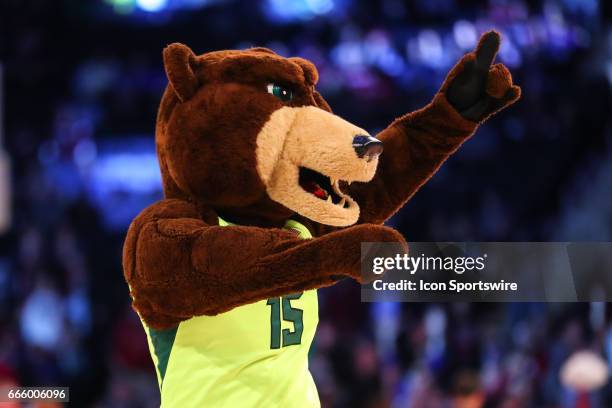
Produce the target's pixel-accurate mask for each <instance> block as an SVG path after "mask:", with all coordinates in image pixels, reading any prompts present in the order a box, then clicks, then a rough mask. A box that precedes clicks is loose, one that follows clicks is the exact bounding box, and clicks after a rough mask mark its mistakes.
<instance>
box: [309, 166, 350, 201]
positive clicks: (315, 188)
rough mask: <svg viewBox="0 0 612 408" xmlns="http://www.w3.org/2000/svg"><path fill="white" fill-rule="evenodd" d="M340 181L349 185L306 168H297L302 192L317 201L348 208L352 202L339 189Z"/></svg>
mask: <svg viewBox="0 0 612 408" xmlns="http://www.w3.org/2000/svg"><path fill="white" fill-rule="evenodd" d="M341 181H342V182H344V183H346V184H347V185H348V184H350V182H346V181H344V180H340V179H335V178H332V177H329V176H326V175H324V174H321V173H319V172H317V171H315V170H312V169H309V168H306V167H300V168H299V184H300V187H301V188H302V189H303V190H304V191H306V192H307V193H309V194H312V195H313V196H315V197H316V198H318V199H319V200H322V201H325V202H327V203H330V204H333V205H337V206H339V207H341V208H349V207H350V206H351V203H352V202H353V200H352V199H351V197H350V196H349V195H348V194H346V193H344V192H343V191H342V190H341V189H340V182H341Z"/></svg>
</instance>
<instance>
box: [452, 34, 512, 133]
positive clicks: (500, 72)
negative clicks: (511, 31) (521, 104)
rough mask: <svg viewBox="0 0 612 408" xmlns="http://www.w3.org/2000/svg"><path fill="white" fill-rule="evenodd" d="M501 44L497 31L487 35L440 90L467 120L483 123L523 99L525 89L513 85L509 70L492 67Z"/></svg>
mask: <svg viewBox="0 0 612 408" xmlns="http://www.w3.org/2000/svg"><path fill="white" fill-rule="evenodd" d="M500 41H501V40H500V36H499V34H498V33H497V32H495V31H489V32H487V33H485V34H483V35H482V37H481V38H480V41H479V42H478V46H477V47H476V50H475V51H473V52H470V53H469V54H466V55H465V56H464V57H463V58H462V59H461V60H460V61H459V62H458V63H457V65H455V67H454V68H453V69H452V70H451V72H450V74H449V75H448V78H447V79H446V81H445V83H444V85H443V86H442V89H441V90H440V91H441V92H443V93H445V94H446V98H447V100H448V102H449V103H450V104H451V106H453V108H455V110H457V112H459V113H460V114H461V116H463V117H464V118H465V119H468V120H471V121H473V122H482V121H483V120H485V119H487V118H488V117H489V116H491V115H492V114H494V113H496V112H498V111H500V110H502V109H504V108H505V107H507V106H509V105H511V104H512V103H514V102H516V100H517V99H518V98H519V97H520V95H521V88H519V87H518V86H516V85H513V84H512V75H511V74H510V71H509V70H508V68H506V67H505V66H504V65H503V64H494V65H491V64H492V63H493V60H494V59H495V56H496V55H497V51H498V50H499V44H500Z"/></svg>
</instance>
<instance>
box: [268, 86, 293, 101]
mask: <svg viewBox="0 0 612 408" xmlns="http://www.w3.org/2000/svg"><path fill="white" fill-rule="evenodd" d="M268 93H269V94H272V95H274V96H276V97H277V98H278V99H280V100H281V101H283V102H289V101H290V100H291V99H293V92H291V90H290V89H287V88H285V87H283V86H280V85H276V84H268Z"/></svg>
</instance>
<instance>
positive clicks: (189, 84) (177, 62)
mask: <svg viewBox="0 0 612 408" xmlns="http://www.w3.org/2000/svg"><path fill="white" fill-rule="evenodd" d="M196 66H197V59H196V56H195V54H194V53H193V51H191V49H190V48H189V47H187V46H186V45H184V44H180V43H173V44H170V45H169V46H167V47H166V48H164V69H165V70H166V76H167V77H168V80H169V81H170V85H172V88H174V92H175V93H176V96H177V97H178V98H179V100H180V101H181V102H185V101H186V100H189V98H191V97H192V96H193V95H194V94H195V92H196V90H197V89H198V79H197V77H196V75H195V72H194V69H195V68H196Z"/></svg>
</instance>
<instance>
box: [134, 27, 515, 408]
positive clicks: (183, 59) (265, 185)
mask: <svg viewBox="0 0 612 408" xmlns="http://www.w3.org/2000/svg"><path fill="white" fill-rule="evenodd" d="M499 44H500V37H499V34H498V33H496V32H494V31H491V32H488V33H486V34H484V35H483V36H482V37H481V39H480V42H479V44H478V46H477V48H476V50H475V51H473V52H471V53H468V54H466V55H465V56H464V57H463V58H462V59H461V60H460V61H459V62H458V63H457V65H455V67H454V68H453V69H452V71H451V72H450V73H449V74H448V77H447V78H446V80H445V81H444V83H443V85H442V87H441V88H440V90H439V92H438V93H437V94H436V95H435V97H434V98H433V101H432V102H431V103H430V104H429V105H427V106H425V107H424V108H422V109H420V110H418V111H415V112H412V113H408V114H406V115H404V116H401V117H400V118H398V119H396V120H395V121H393V122H392V123H391V124H390V125H389V126H388V127H387V128H386V129H384V130H383V131H381V132H380V133H379V134H378V135H376V136H375V137H374V136H371V135H370V134H368V132H367V131H365V130H364V129H361V128H359V127H358V126H356V125H354V124H352V123H349V122H347V121H346V120H344V119H342V118H340V117H338V116H336V115H334V114H333V113H332V110H331V108H330V106H329V105H328V104H327V102H326V101H325V99H324V98H323V97H322V96H321V94H319V93H318V92H317V90H316V88H315V85H316V83H317V79H318V73H317V70H316V68H315V66H314V65H313V64H312V63H311V62H309V61H307V60H305V59H302V58H284V57H281V56H279V55H277V54H276V53H274V52H273V51H271V50H269V49H266V48H252V49H247V50H242V51H218V52H209V53H206V54H202V55H199V56H198V55H195V54H194V53H193V52H192V51H191V50H190V49H189V48H188V47H187V46H185V45H182V44H176V43H175V44H171V45H169V46H168V47H166V48H165V49H164V52H163V60H164V67H165V71H166V75H167V77H168V81H169V84H168V86H167V88H166V90H165V92H164V95H163V97H162V101H161V104H160V108H159V112H158V117H157V125H156V146H157V154H158V158H159V165H160V168H161V174H162V181H163V190H164V197H165V198H164V199H163V200H161V201H159V202H156V203H154V204H152V205H151V206H149V207H148V208H146V209H145V210H144V211H142V213H141V214H140V215H138V217H137V218H136V219H135V220H134V221H133V222H132V224H131V226H130V228H129V231H128V233H127V238H126V241H125V245H124V253H123V268H124V274H125V279H126V280H127V283H128V285H129V289H130V294H131V297H132V300H133V307H134V309H135V310H136V311H137V313H138V315H139V316H140V318H141V320H142V322H143V326H144V328H145V331H146V333H147V338H148V342H149V348H150V350H151V356H152V358H153V361H154V363H155V367H156V372H157V377H158V382H159V386H160V390H161V405H162V406H163V407H215V408H216V407H232V408H234V407H317V406H319V405H320V403H319V398H318V394H317V390H316V387H315V385H314V382H313V379H312V376H311V374H310V372H309V370H308V351H309V348H310V345H311V343H312V340H313V337H314V334H315V329H316V326H317V322H318V305H317V288H321V287H324V286H329V285H332V284H333V283H334V282H337V281H338V280H340V279H342V278H345V277H350V278H353V279H355V280H357V281H359V282H361V283H364V282H368V281H369V280H370V279H371V278H372V277H368V276H362V274H361V268H360V260H361V243H362V242H395V243H397V242H399V243H401V244H402V245H405V242H404V239H403V237H402V236H401V234H399V233H398V232H397V231H395V230H394V229H392V228H389V227H386V226H384V225H383V223H384V221H385V220H387V219H388V218H389V217H391V216H392V215H393V214H394V213H395V212H396V211H397V210H398V209H399V208H400V207H402V205H404V203H406V201H407V200H408V199H409V198H410V197H411V196H412V195H413V194H414V193H415V192H416V191H417V190H418V188H419V187H420V186H421V185H422V184H423V183H425V182H426V181H427V180H428V179H429V178H430V177H431V176H432V175H433V174H434V173H435V172H436V170H437V169H438V168H439V167H440V165H441V164H442V163H443V162H444V161H445V160H446V159H447V158H448V157H449V155H451V154H452V153H453V152H454V151H456V150H457V148H458V147H459V146H460V145H461V144H462V143H463V142H464V141H465V140H466V139H468V138H469V137H470V136H471V135H472V134H473V133H474V131H475V130H476V128H477V127H478V125H479V124H480V123H482V122H483V121H484V120H486V119H487V118H489V117H490V116H491V115H492V114H494V113H495V112H498V111H499V110H501V109H503V108H505V107H507V106H508V105H510V104H512V103H513V102H515V101H516V100H517V99H518V98H519V95H520V88H519V87H517V86H515V85H513V84H512V77H511V75H510V73H509V71H508V69H507V68H506V67H505V66H504V65H502V64H499V63H498V64H492V63H493V60H494V58H495V56H496V54H497V51H498V48H499Z"/></svg>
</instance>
